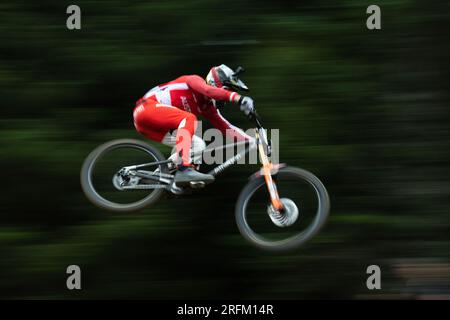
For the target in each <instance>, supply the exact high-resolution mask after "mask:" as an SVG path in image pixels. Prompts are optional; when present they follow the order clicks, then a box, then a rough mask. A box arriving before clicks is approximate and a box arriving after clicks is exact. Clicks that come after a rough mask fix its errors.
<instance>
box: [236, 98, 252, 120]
mask: <svg viewBox="0 0 450 320" xmlns="http://www.w3.org/2000/svg"><path fill="white" fill-rule="evenodd" d="M239 104H240V105H241V111H243V112H244V113H245V115H246V116H248V115H249V114H250V113H252V112H253V111H254V110H255V107H254V105H253V99H252V98H250V97H241V98H240V99H239Z"/></svg>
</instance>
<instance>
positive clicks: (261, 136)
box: [121, 121, 283, 211]
mask: <svg viewBox="0 0 450 320" xmlns="http://www.w3.org/2000/svg"><path fill="white" fill-rule="evenodd" d="M255 138H256V139H255V142H254V143H252V144H250V145H248V146H246V147H245V148H244V150H242V151H240V152H238V153H237V154H236V155H235V156H233V157H231V158H230V159H228V160H226V161H225V162H224V163H222V164H220V165H218V166H216V167H214V168H213V169H212V170H210V171H209V172H208V174H211V175H213V176H217V175H218V174H219V173H221V172H223V171H224V170H225V169H227V168H229V167H230V166H232V165H234V164H236V163H237V162H238V161H239V160H240V159H241V158H242V157H244V156H245V155H246V154H247V153H249V152H250V151H252V150H254V149H255V148H257V149H258V154H259V159H260V162H261V164H262V169H261V171H260V174H261V175H263V176H264V180H265V182H266V185H267V190H268V191H269V195H270V200H271V204H272V206H273V208H274V209H275V210H277V211H282V210H283V204H282V202H281V201H280V197H279V194H278V190H277V186H276V183H275V181H274V180H273V178H272V175H273V173H274V169H275V166H274V165H273V164H272V162H271V161H270V159H269V157H268V155H267V153H268V152H266V150H269V149H270V144H269V142H268V140H267V134H266V131H265V130H264V128H263V127H262V126H261V125H260V123H259V121H257V128H255ZM243 143H245V144H246V142H237V143H232V144H228V145H224V146H219V147H216V148H214V149H209V150H207V149H205V150H202V151H201V153H204V152H211V151H215V150H220V149H224V148H227V147H230V146H233V147H234V146H238V145H240V144H243ZM194 155H199V154H194ZM171 162H172V160H164V161H157V162H150V163H144V164H139V165H134V166H129V167H124V168H122V169H121V170H125V172H130V171H134V170H138V169H141V168H145V167H150V166H155V165H163V164H168V163H171ZM134 175H136V176H138V177H141V178H145V179H149V180H154V181H155V182H160V183H164V184H166V185H167V186H170V185H171V184H172V182H173V179H174V177H175V176H174V175H172V174H167V173H162V172H157V173H156V172H151V171H144V170H138V171H136V172H135V173H134ZM167 186H158V187H157V186H156V185H155V186H154V188H164V187H167ZM142 187H144V186H142ZM149 187H150V186H149ZM152 188H153V186H152ZM152 188H148V189H152ZM127 189H141V188H139V187H130V188H127Z"/></svg>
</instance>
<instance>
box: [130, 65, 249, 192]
mask: <svg viewBox="0 0 450 320" xmlns="http://www.w3.org/2000/svg"><path fill="white" fill-rule="evenodd" d="M242 71H243V69H242V68H241V67H239V68H238V69H236V71H233V70H232V69H230V68H229V67H228V66H226V65H224V64H222V65H220V66H215V67H213V68H211V70H210V71H209V73H208V75H207V77H206V81H205V80H204V79H203V78H201V77H200V76H198V75H184V76H181V77H179V78H177V79H175V80H173V81H170V82H167V83H164V84H161V85H159V86H156V87H154V88H153V89H151V90H150V91H148V92H147V93H146V94H145V95H144V96H143V97H142V98H141V99H139V101H137V102H136V108H135V109H134V112H133V118H134V125H135V127H136V130H137V131H138V132H139V133H141V134H143V135H144V136H146V137H147V138H149V139H151V140H154V141H158V142H161V143H164V144H166V145H170V146H174V144H175V147H176V156H180V157H181V159H180V160H181V164H180V165H179V167H178V171H177V173H176V174H175V183H176V184H177V185H183V184H187V183H189V182H194V181H204V182H210V181H213V180H214V177H213V176H212V175H209V174H203V173H200V172H198V171H196V170H195V169H194V167H193V165H192V159H191V155H190V153H191V151H190V150H191V145H193V151H194V153H197V152H198V151H202V150H203V149H205V147H206V144H205V142H204V141H203V140H202V139H201V138H199V137H197V136H195V135H194V133H195V130H196V126H197V117H196V116H198V115H201V116H203V117H204V118H206V119H207V120H209V121H210V122H211V124H212V125H213V126H214V127H216V128H217V129H219V130H220V131H221V132H222V133H223V134H225V135H227V136H228V137H231V138H233V139H237V140H238V141H245V140H247V141H251V140H253V138H251V137H250V136H248V135H246V134H245V133H244V132H243V131H242V130H241V129H239V128H236V127H235V126H233V125H232V124H230V123H229V122H228V121H227V120H226V119H225V118H223V117H222V115H221V114H220V112H219V110H218V107H220V106H222V105H223V104H224V103H225V102H233V103H236V104H238V105H240V109H241V111H243V112H244V113H245V114H246V115H249V114H250V113H251V112H252V111H253V110H254V107H253V99H252V98H250V97H247V96H242V95H240V94H238V93H237V92H235V91H233V90H243V91H248V87H247V86H246V85H245V84H244V83H243V82H242V81H241V80H240V79H239V77H238V75H239V73H241V72H242Z"/></svg>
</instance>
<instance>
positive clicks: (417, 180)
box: [0, 0, 450, 299]
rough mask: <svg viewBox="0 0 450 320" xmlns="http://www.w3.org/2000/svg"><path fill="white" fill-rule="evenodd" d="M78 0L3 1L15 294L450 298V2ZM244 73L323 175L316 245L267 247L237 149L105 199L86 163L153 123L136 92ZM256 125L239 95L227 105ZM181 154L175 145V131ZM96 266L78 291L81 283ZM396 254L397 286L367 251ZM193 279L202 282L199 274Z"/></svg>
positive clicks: (6, 263)
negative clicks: (187, 186) (87, 187)
mask: <svg viewBox="0 0 450 320" xmlns="http://www.w3.org/2000/svg"><path fill="white" fill-rule="evenodd" d="M370 4H372V2H370V1H364V0H363V1H360V0H342V1H339V2H338V3H337V2H336V1H326V0H315V1H299V0H296V1H280V0H267V1H256V0H251V1H245V2H243V1H237V0H233V1H227V3H226V5H224V2H223V1H218V0H199V1H181V0H165V1H157V2H156V1H143V0H142V1H139V0H134V1H127V2H123V1H92V0H89V1H87V0H86V1H84V0H80V1H77V5H78V6H79V7H80V8H81V12H82V21H81V23H82V28H81V30H74V31H69V30H67V29H66V18H67V15H66V5H69V3H67V4H65V2H55V1H47V0H43V1H38V2H30V1H24V0H15V1H10V0H4V1H2V2H1V4H0V12H1V18H0V97H1V100H0V101H1V102H0V104H1V109H0V110H1V120H0V130H1V132H0V153H1V157H0V159H1V160H0V161H1V168H2V171H3V174H2V177H3V179H2V192H1V194H2V196H1V207H0V208H1V209H0V296H1V297H2V298H43V299H46V298H80V297H81V298H211V297H215V298H278V299H279V298H296V299H300V298H358V297H364V298H369V299H370V298H430V297H431V298H448V297H449V295H450V276H449V272H448V270H449V264H450V257H449V255H450V250H449V244H450V239H449V232H448V230H449V223H450V219H449V218H450V197H449V193H450V126H449V120H450V108H449V91H448V79H450V74H449V71H450V66H449V63H450V60H449V59H448V57H449V53H450V52H449V47H450V39H449V32H448V30H450V26H449V21H450V19H449V18H450V13H449V12H450V11H449V10H448V9H449V3H448V1H444V0H436V1H433V3H430V2H429V1H424V0H389V1H384V0H380V1H378V2H376V4H377V5H379V6H380V8H381V11H382V29H381V30H368V29H367V28H366V18H367V14H366V8H367V6H369V5H370ZM221 63H226V64H227V65H230V66H237V65H242V66H244V67H245V68H246V71H247V72H246V73H245V75H244V76H243V78H244V79H245V82H246V83H247V84H248V85H249V87H250V89H251V92H250V94H251V96H252V97H253V98H254V99H255V101H256V105H257V108H258V111H259V113H260V114H261V115H262V116H263V117H264V119H266V120H265V123H266V126H267V127H268V128H279V129H280V162H287V163H289V164H291V165H295V166H301V167H303V168H305V169H307V170H310V171H312V172H314V173H315V174H317V175H318V177H319V178H320V179H321V180H322V181H323V182H324V183H325V185H326V186H327V188H328V191H329V193H330V196H331V204H332V210H331V218H330V220H329V222H328V224H327V226H326V227H325V228H324V229H323V230H322V232H321V233H320V235H319V236H317V237H316V238H315V239H313V240H312V241H311V242H310V243H309V244H308V245H306V246H304V247H302V248H301V249H300V250H298V251H296V252H294V253H289V254H282V255H274V254H267V253H265V252H261V251H258V250H256V249H254V248H253V247H251V246H250V245H248V243H247V242H245V240H244V239H242V237H241V236H240V235H239V233H238V230H237V228H236V226H235V222H234V216H233V214H234V203H235V201H236V198H237V196H238V193H239V190H240V189H241V186H244V184H245V183H246V181H247V177H248V176H249V175H250V174H251V173H252V172H253V171H256V169H257V167H256V166H255V167H254V168H249V167H247V166H237V167H236V168H234V169H231V171H230V172H228V173H226V174H224V176H223V178H222V180H220V181H218V182H217V183H216V184H214V185H212V186H211V187H209V188H208V189H206V190H205V191H202V192H199V193H197V194H196V196H193V197H185V198H180V199H173V198H167V199H166V200H165V201H162V202H160V203H158V204H157V205H156V206H154V207H151V208H148V209H146V210H144V211H143V212H141V213H136V214H132V215H112V214H109V213H108V212H104V211H101V210H99V209H97V208H95V207H94V206H92V205H91V204H90V203H89V202H88V201H87V199H86V198H85V197H84V195H83V194H82V192H81V189H80V184H79V171H80V167H81V164H82V162H83V160H84V158H85V157H86V155H87V154H88V153H89V151H90V150H92V149H93V148H94V147H95V146H97V145H98V144H100V143H103V142H105V141H108V140H111V139H117V138H130V137H132V138H138V139H144V138H143V137H141V136H139V135H138V134H137V133H136V132H135V131H134V127H133V123H132V110H133V106H134V102H135V101H136V100H137V99H138V98H139V97H141V96H142V95H143V94H144V93H145V92H146V91H147V90H148V89H150V88H151V87H153V86H155V85H157V84H159V83H163V82H166V81H169V80H172V79H174V78H175V77H177V76H179V75H181V74H200V75H202V76H203V75H206V73H207V72H208V70H209V68H210V67H211V66H213V65H217V64H221ZM223 114H224V115H225V116H226V117H227V118H228V119H230V121H231V122H232V123H233V124H236V125H237V126H241V127H243V128H244V129H246V128H248V127H250V124H249V123H248V122H246V119H245V117H244V116H243V115H242V114H241V113H240V112H239V110H238V108H233V106H232V105H230V106H229V108H227V109H225V110H223ZM161 148H162V149H161V150H163V151H164V152H166V154H167V153H168V152H170V150H169V149H168V148H167V147H161ZM72 264H75V265H79V266H80V268H81V270H82V288H83V290H82V291H81V292H74V291H69V290H67V289H66V288H65V281H66V278H65V277H66V273H65V271H66V267H67V266H69V265H72ZM371 264H376V265H379V266H380V268H381V273H382V274H381V275H382V276H381V287H382V289H381V290H374V291H369V290H368V289H367V288H366V279H367V276H368V275H367V274H366V268H367V266H368V265H371ZM194 288H195V289H194Z"/></svg>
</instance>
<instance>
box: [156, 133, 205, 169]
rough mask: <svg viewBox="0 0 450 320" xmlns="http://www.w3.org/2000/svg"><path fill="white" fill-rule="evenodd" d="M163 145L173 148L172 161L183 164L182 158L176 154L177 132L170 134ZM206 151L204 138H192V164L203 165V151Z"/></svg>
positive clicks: (166, 136)
mask: <svg viewBox="0 0 450 320" xmlns="http://www.w3.org/2000/svg"><path fill="white" fill-rule="evenodd" d="M161 142H162V143H163V144H165V145H167V146H170V147H173V149H172V152H171V156H170V157H169V159H170V160H172V161H173V162H174V163H175V164H177V165H180V164H181V163H182V159H181V157H180V156H179V155H178V153H177V152H176V151H177V149H176V131H175V132H171V133H170V132H168V133H167V134H166V135H165V136H164V138H163V140H162V141H161ZM205 149H206V143H205V141H203V139H202V138H200V137H199V136H196V135H193V136H192V143H191V157H192V160H193V161H192V162H193V163H194V164H196V165H199V164H201V162H202V153H203V150H205Z"/></svg>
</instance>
